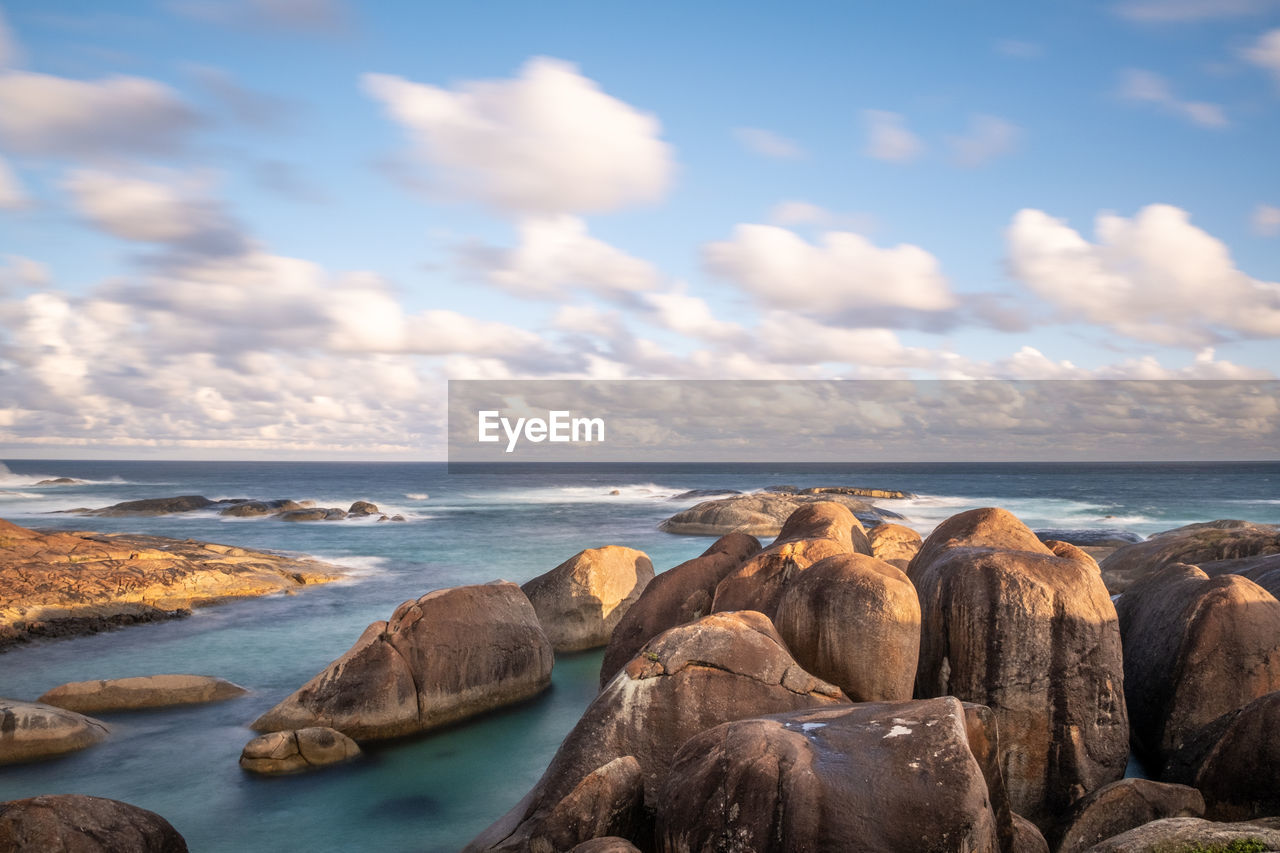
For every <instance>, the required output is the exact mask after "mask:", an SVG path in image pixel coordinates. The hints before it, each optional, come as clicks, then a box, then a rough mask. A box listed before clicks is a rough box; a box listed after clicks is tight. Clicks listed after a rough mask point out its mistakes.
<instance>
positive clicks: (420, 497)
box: [404, 492, 431, 501]
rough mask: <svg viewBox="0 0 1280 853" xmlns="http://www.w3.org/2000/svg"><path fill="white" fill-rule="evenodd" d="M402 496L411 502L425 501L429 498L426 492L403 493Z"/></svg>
mask: <svg viewBox="0 0 1280 853" xmlns="http://www.w3.org/2000/svg"><path fill="white" fill-rule="evenodd" d="M404 496H405V497H406V498H408V499H409V500H411V501H425V500H427V499H428V498H429V497H431V496H430V495H428V494H427V493H426V492H405V493H404Z"/></svg>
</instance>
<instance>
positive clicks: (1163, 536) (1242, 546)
mask: <svg viewBox="0 0 1280 853" xmlns="http://www.w3.org/2000/svg"><path fill="white" fill-rule="evenodd" d="M1265 554H1280V526H1277V525H1274V524H1255V523H1253V522H1251V521H1237V520H1234V519H1224V520H1221V521H1209V522H1204V523H1201V524H1188V525H1186V526H1185V527H1177V528H1174V529H1173V530H1166V531H1164V532H1163V533H1157V534H1155V535H1153V536H1151V537H1149V538H1148V539H1147V541H1145V542H1138V543H1136V544H1133V545H1126V546H1125V547H1123V548H1118V549H1116V550H1115V551H1114V552H1112V554H1111V555H1110V556H1108V557H1107V558H1106V559H1104V560H1103V561H1102V576H1103V578H1104V579H1105V580H1106V582H1107V588H1108V589H1110V590H1111V592H1112V593H1119V592H1124V591H1125V590H1127V589H1128V588H1129V587H1131V586H1132V585H1133V584H1135V583H1137V582H1138V581H1139V580H1141V579H1142V578H1144V577H1146V576H1147V575H1149V574H1151V573H1152V572H1155V571H1158V570H1159V569H1162V568H1164V567H1165V566H1167V565H1170V564H1172V563H1187V564H1189V565H1200V564H1201V563H1210V562H1215V561H1219V560H1234V559H1239V558H1241V557H1255V556H1260V555H1265Z"/></svg>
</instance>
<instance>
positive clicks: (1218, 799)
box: [1196, 692, 1280, 821]
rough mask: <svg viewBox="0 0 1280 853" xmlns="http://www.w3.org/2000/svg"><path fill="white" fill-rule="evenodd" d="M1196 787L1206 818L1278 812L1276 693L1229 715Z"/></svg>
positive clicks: (1279, 704) (1279, 713)
mask: <svg viewBox="0 0 1280 853" xmlns="http://www.w3.org/2000/svg"><path fill="white" fill-rule="evenodd" d="M1196 787H1197V788H1199V789H1200V791H1201V792H1202V793H1203V794H1204V799H1205V803H1206V804H1207V805H1206V809H1205V816H1206V817H1208V818H1209V819H1211V820H1223V821H1232V820H1237V821H1238V820H1254V819H1255V818H1260V817H1276V816H1280V692H1277V693H1268V694H1267V695H1266V696H1262V697H1259V698H1257V699H1255V700H1253V701H1252V702H1250V703H1249V704H1247V705H1245V706H1244V707H1243V708H1241V709H1240V710H1239V711H1238V712H1237V713H1235V714H1234V715H1232V718H1231V721H1230V722H1229V723H1228V724H1227V725H1226V727H1225V731H1224V732H1223V734H1222V736H1221V737H1220V738H1219V739H1218V742H1217V745H1215V746H1214V747H1213V749H1212V750H1211V751H1210V752H1209V755H1208V757H1207V758H1206V759H1205V761H1204V764H1203V766H1202V767H1201V769H1200V773H1199V775H1198V776H1197V778H1196Z"/></svg>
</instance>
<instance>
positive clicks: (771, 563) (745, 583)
mask: <svg viewBox="0 0 1280 853" xmlns="http://www.w3.org/2000/svg"><path fill="white" fill-rule="evenodd" d="M855 552H857V553H861V554H870V553H871V545H870V543H869V542H868V541H867V534H866V532H865V531H864V530H863V529H862V524H861V523H860V522H859V521H858V519H856V518H854V517H853V513H851V512H850V511H849V510H848V509H847V508H846V507H844V506H842V505H840V504H838V503H832V502H830V501H822V502H819V503H811V504H806V505H804V506H801V507H800V508H799V509H797V510H796V511H795V512H794V513H792V515H791V517H790V518H788V519H787V523H786V525H785V526H784V527H783V528H782V532H780V533H779V534H778V538H777V539H775V540H774V541H773V544H772V545H770V546H769V547H768V548H765V549H764V550H763V551H761V552H760V553H759V554H756V555H755V556H754V557H752V558H751V559H750V560H747V562H745V563H743V564H742V566H740V567H739V568H738V569H737V570H736V571H735V572H733V573H732V574H730V575H728V576H726V577H725V579H724V580H722V581H720V583H719V585H718V586H717V587H716V595H715V601H713V602H712V605H711V611H712V612H713V613H716V612H721V611H726V610H758V611H759V612H761V613H763V614H765V615H766V616H768V617H770V618H772V617H773V615H774V613H775V612H776V611H777V609H778V601H779V600H780V599H781V597H782V590H783V588H784V587H785V586H786V584H787V582H788V581H789V580H790V579H791V578H792V577H793V576H795V575H796V573H797V572H800V571H802V570H804V569H806V568H808V567H809V566H811V565H813V564H814V563H816V562H818V561H819V560H822V559H825V558H827V557H834V556H836V555H837V554H852V553H855Z"/></svg>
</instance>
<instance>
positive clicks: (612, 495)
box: [609, 489, 622, 497]
mask: <svg viewBox="0 0 1280 853" xmlns="http://www.w3.org/2000/svg"><path fill="white" fill-rule="evenodd" d="M620 494H622V490H621V489H614V490H613V491H611V492H609V495H610V497H617V496H618V495H620Z"/></svg>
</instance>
